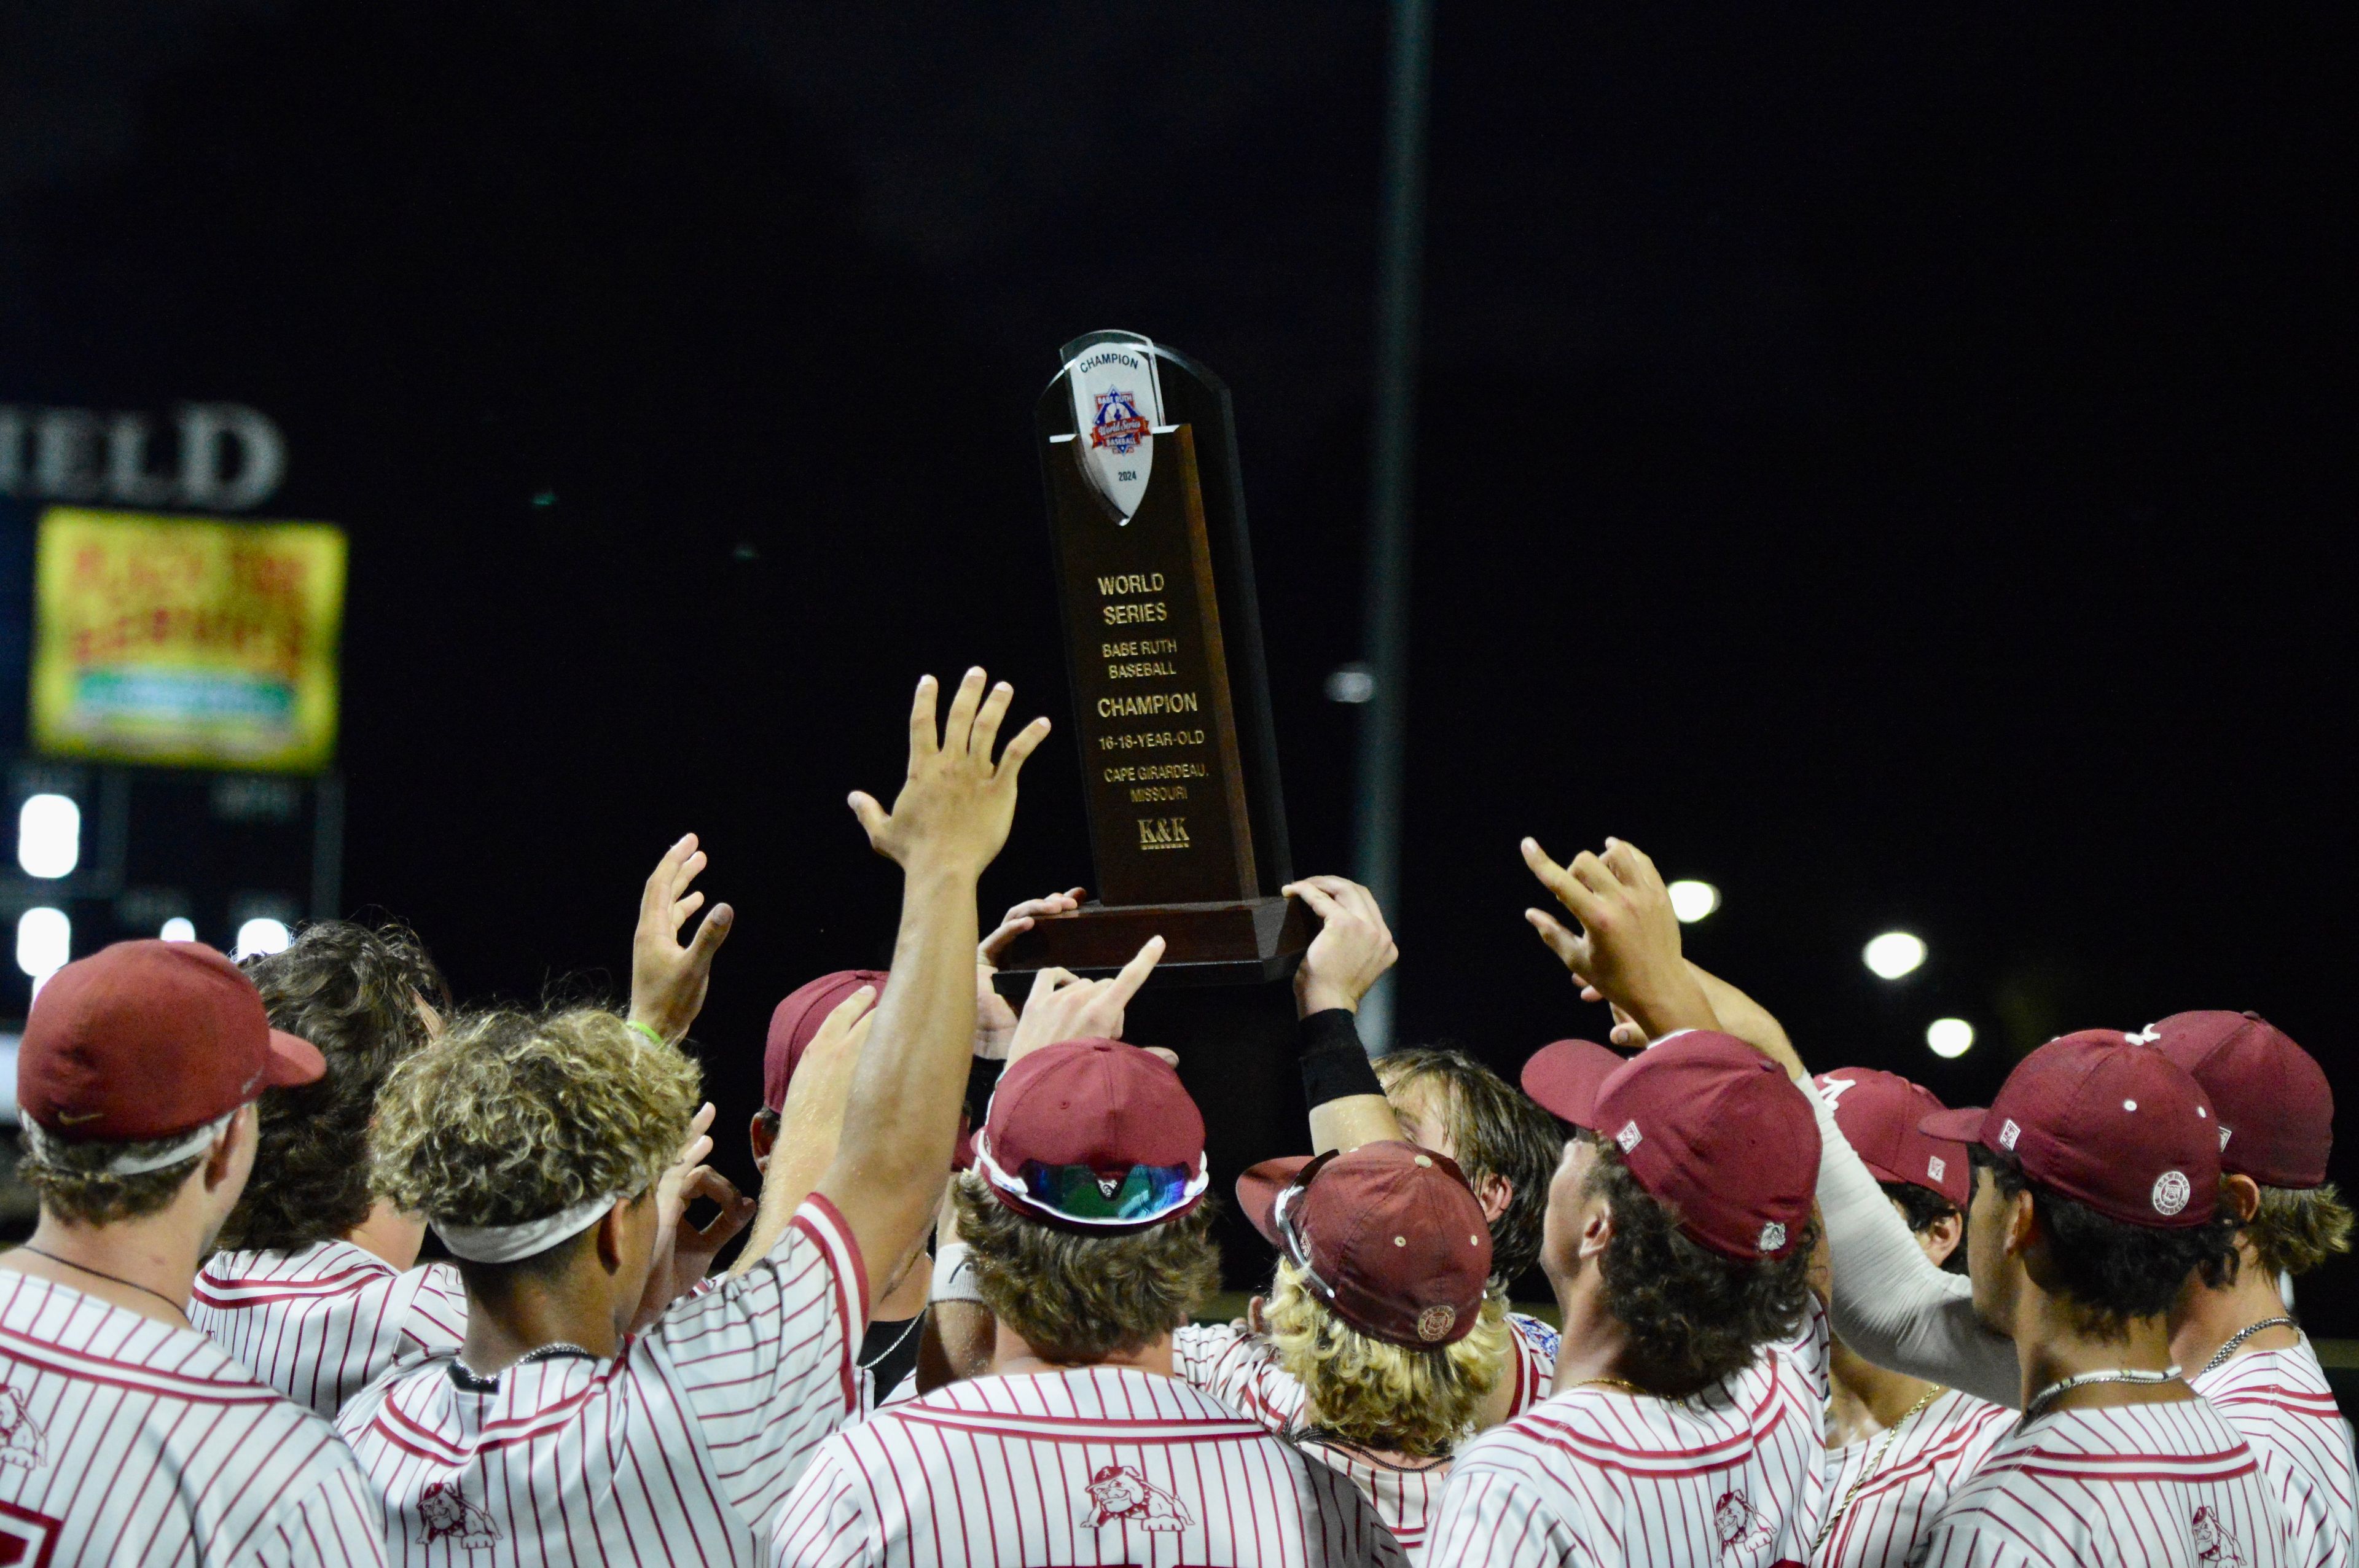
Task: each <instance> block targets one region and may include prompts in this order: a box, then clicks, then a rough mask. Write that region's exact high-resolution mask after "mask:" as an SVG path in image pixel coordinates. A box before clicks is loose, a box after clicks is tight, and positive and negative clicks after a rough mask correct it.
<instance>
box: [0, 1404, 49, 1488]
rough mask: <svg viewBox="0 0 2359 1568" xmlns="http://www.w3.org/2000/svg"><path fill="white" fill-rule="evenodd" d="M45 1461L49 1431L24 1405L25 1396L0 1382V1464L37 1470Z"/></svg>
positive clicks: (47, 1456) (47, 1454)
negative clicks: (42, 1427)
mask: <svg viewBox="0 0 2359 1568" xmlns="http://www.w3.org/2000/svg"><path fill="white" fill-rule="evenodd" d="M48 1463H49V1434H48V1433H45V1432H43V1431H42V1430H41V1423H40V1422H37V1421H35V1420H34V1419H33V1412H32V1411H28V1410H27V1409H26V1408H25V1396H24V1395H22V1394H20V1393H18V1392H17V1391H16V1390H14V1389H12V1388H9V1387H7V1386H6V1385H5V1384H0V1465H17V1466H20V1467H21V1468H23V1469H27V1470H38V1469H39V1468H40V1467H41V1466H42V1465H47V1464H48Z"/></svg>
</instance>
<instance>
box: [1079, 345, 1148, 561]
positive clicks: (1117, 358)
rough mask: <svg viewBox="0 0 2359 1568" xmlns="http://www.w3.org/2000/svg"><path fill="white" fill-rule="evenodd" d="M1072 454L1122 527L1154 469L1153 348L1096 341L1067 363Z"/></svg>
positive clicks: (1130, 516)
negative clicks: (1071, 425)
mask: <svg viewBox="0 0 2359 1568" xmlns="http://www.w3.org/2000/svg"><path fill="white" fill-rule="evenodd" d="M1065 376H1066V380H1067V381H1068V383H1070V384H1071V387H1072V395H1073V433H1074V435H1075V436H1076V437H1078V439H1077V440H1076V441H1075V442H1074V454H1075V457H1076V458H1077V460H1079V462H1080V464H1081V470H1082V478H1083V479H1085V480H1087V481H1089V483H1090V485H1091V488H1093V489H1094V490H1095V491H1096V492H1098V493H1099V494H1100V495H1102V496H1103V497H1105V500H1106V503H1107V504H1108V505H1110V506H1112V507H1113V508H1114V511H1115V512H1116V513H1117V514H1120V519H1121V521H1122V522H1123V523H1125V524H1127V523H1128V522H1129V521H1130V520H1131V518H1132V517H1134V516H1136V514H1137V513H1138V504H1139V503H1140V502H1141V501H1142V500H1144V499H1145V498H1146V495H1147V480H1148V478H1149V477H1151V476H1152V475H1153V473H1154V471H1155V431H1156V427H1158V426H1159V425H1161V424H1162V423H1163V382H1162V376H1161V373H1160V372H1159V371H1158V369H1157V368H1156V363H1155V351H1154V345H1153V344H1152V343H1149V342H1148V341H1147V340H1146V339H1144V338H1118V337H1102V338H1100V339H1099V340H1098V341H1096V342H1094V343H1092V344H1091V345H1090V346H1089V347H1088V348H1086V349H1084V350H1082V352H1081V353H1080V354H1079V355H1077V356H1076V357H1075V358H1074V359H1072V360H1071V362H1068V363H1067V364H1066V366H1065Z"/></svg>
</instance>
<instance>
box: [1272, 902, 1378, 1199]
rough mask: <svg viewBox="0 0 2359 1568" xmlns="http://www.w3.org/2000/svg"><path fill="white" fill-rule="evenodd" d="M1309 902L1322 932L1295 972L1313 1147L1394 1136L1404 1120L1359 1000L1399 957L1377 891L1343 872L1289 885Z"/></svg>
mask: <svg viewBox="0 0 2359 1568" xmlns="http://www.w3.org/2000/svg"><path fill="white" fill-rule="evenodd" d="M1284 891H1285V892H1288V893H1290V894H1292V895H1293V896H1294V897H1296V898H1299V899H1300V900H1301V901H1302V902H1303V903H1306V904H1309V905H1310V913H1311V914H1315V915H1317V916H1318V917H1319V935H1317V936H1315V937H1313V938H1311V942H1310V950H1309V951H1308V952H1306V953H1304V954H1303V955H1302V964H1301V967H1300V968H1298V969H1296V970H1295V971H1294V1011H1295V1016H1296V1018H1297V1019H1299V1021H1300V1022H1299V1025H1298V1027H1297V1031H1296V1033H1297V1038H1298V1040H1299V1044H1300V1048H1301V1052H1302V1089H1303V1098H1304V1099H1305V1101H1306V1102H1307V1103H1308V1104H1309V1105H1310V1152H1312V1153H1314V1154H1324V1153H1326V1152H1328V1151H1329V1150H1331V1149H1357V1148H1358V1147H1359V1146H1360V1145H1361V1144H1363V1143H1381V1142H1389V1141H1397V1140H1398V1139H1399V1138H1400V1135H1401V1130H1400V1120H1399V1119H1398V1118H1397V1117H1395V1116H1394V1115H1393V1105H1392V1101H1390V1100H1388V1099H1386V1098H1385V1092H1384V1085H1383V1083H1382V1082H1381V1081H1380V1080H1379V1079H1378V1078H1377V1077H1376V1073H1375V1067H1374V1066H1373V1065H1370V1064H1369V1062H1368V1056H1367V1052H1366V1051H1365V1050H1364V1048H1363V1047H1362V1044H1361V1041H1360V1031H1359V1026H1358V1022H1357V1020H1358V1015H1359V1011H1360V1000H1361V999H1362V998H1363V997H1364V996H1366V995H1367V994H1368V990H1369V989H1370V988H1371V987H1373V986H1374V985H1375V983H1376V982H1377V981H1378V980H1379V979H1383V978H1384V975H1385V971H1386V970H1387V969H1389V968H1392V967H1393V965H1395V964H1396V963H1397V962H1399V960H1400V948H1399V947H1398V946H1397V945H1396V944H1395V943H1394V941H1393V934H1392V930H1391V928H1390V927H1389V926H1387V925H1386V924H1385V912H1384V911H1383V910H1381V909H1379V908H1378V907H1377V906H1376V895H1375V894H1374V893H1372V892H1369V891H1368V890H1367V889H1366V888H1364V887H1362V886H1361V885H1360V884H1359V883H1357V882H1354V881H1345V880H1344V879H1343V878H1342V877H1305V878H1303V879H1302V880H1301V881H1298V882H1291V883H1288V885H1287V887H1286V889H1285V890H1284Z"/></svg>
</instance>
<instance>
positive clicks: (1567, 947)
mask: <svg viewBox="0 0 2359 1568" xmlns="http://www.w3.org/2000/svg"><path fill="white" fill-rule="evenodd" d="M1523 851H1524V863H1525V864H1526V865H1527V866H1529V867H1530V868H1531V870H1532V874H1533V875H1534V876H1536V877H1538V878H1539V880H1540V882H1541V884H1542V885H1543V886H1545V887H1546V888H1547V889H1548V890H1549V892H1552V893H1554V894H1556V897H1557V902H1558V903H1561V904H1562V905H1563V906H1564V907H1565V908H1566V909H1567V910H1569V911H1571V914H1572V917H1573V918H1574V919H1575V920H1577V921H1578V922H1580V925H1581V929H1580V930H1579V931H1578V932H1575V931H1572V930H1569V929H1568V928H1567V927H1566V926H1565V925H1564V924H1563V923H1562V922H1561V921H1560V920H1558V919H1557V918H1556V917H1555V916H1554V915H1552V914H1549V913H1547V912H1546V911H1545V910H1539V909H1527V910H1526V911H1524V918H1525V919H1526V920H1527V921H1529V922H1531V925H1532V927H1533V929H1535V930H1537V931H1538V933H1539V934H1540V939H1541V940H1542V941H1544V942H1546V943H1547V944H1548V945H1549V948H1550V949H1551V950H1552V951H1553V952H1554V953H1555V954H1556V956H1557V957H1559V958H1560V959H1562V960H1563V961H1564V967H1565V968H1568V969H1571V971H1572V972H1573V974H1574V976H1575V977H1576V978H1577V979H1580V981H1581V983H1582V986H1583V988H1584V993H1586V992H1588V991H1594V992H1595V993H1597V995H1598V996H1600V997H1601V998H1603V1000H1607V1001H1610V1002H1612V1003H1614V1006H1615V1007H1617V1008H1618V1009H1620V1010H1621V1011H1622V1012H1623V1013H1625V1014H1626V1015H1627V1018H1628V1020H1629V1022H1632V1023H1635V1024H1636V1025H1637V1027H1638V1028H1639V1029H1642V1030H1644V1031H1645V1032H1646V1034H1647V1037H1648V1038H1650V1039H1659V1038H1660V1037H1661V1036H1663V1035H1665V1034H1669V1033H1673V1032H1674V1031H1676V1030H1680V1029H1712V1028H1715V1027H1717V1026H1718V1020H1717V1019H1715V1018H1714V1016H1713V1014H1712V1004H1711V1002H1710V1001H1709V1000H1706V998H1705V996H1704V993H1703V988H1702V987H1701V986H1700V985H1699V984H1698V983H1697V982H1696V979H1695V976H1694V975H1693V974H1692V973H1690V970H1689V968H1688V965H1687V961H1686V959H1685V958H1683V957H1681V956H1680V923H1679V917H1678V916H1677V915H1676V914H1672V913H1671V897H1670V894H1669V892H1668V891H1666V890H1665V888H1664V886H1663V879H1662V876H1661V873H1659V872H1658V871H1656V870H1655V862H1654V861H1652V860H1648V859H1647V857H1646V855H1645V854H1643V853H1642V852H1641V851H1640V850H1639V849H1638V848H1637V846H1636V845H1634V844H1626V843H1624V842H1623V841H1622V840H1620V839H1618V838H1608V839H1607V840H1606V841H1605V850H1604V853H1603V854H1602V855H1600V854H1592V853H1591V852H1590V851H1588V850H1586V849H1584V850H1582V852H1581V853H1580V854H1578V855H1576V856H1574V857H1573V859H1572V863H1571V865H1570V866H1560V865H1558V864H1557V863H1556V862H1555V861H1554V860H1550V859H1549V856H1548V852H1547V851H1546V850H1544V849H1541V848H1540V847H1539V844H1538V841H1537V840H1535V839H1531V838H1527V839H1525V840H1524V842H1523ZM1617 1043H1618V1042H1617Z"/></svg>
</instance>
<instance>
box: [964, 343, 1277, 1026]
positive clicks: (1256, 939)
mask: <svg viewBox="0 0 2359 1568" xmlns="http://www.w3.org/2000/svg"><path fill="white" fill-rule="evenodd" d="M1063 357H1064V368H1063V369H1062V370H1061V371H1060V372H1059V373H1058V375H1057V378H1056V379H1055V380H1054V381H1052V382H1050V383H1049V389H1048V391H1047V392H1045V393H1043V394H1042V395H1041V397H1040V402H1039V405H1038V409H1037V411H1036V414H1035V420H1036V423H1037V426H1038V435H1039V447H1040V466H1041V472H1042V475H1043V478H1044V480H1045V481H1046V483H1047V487H1048V496H1049V535H1050V539H1051V543H1052V546H1053V548H1054V553H1055V557H1056V566H1057V593H1058V601H1059V606H1060V611H1061V616H1060V619H1061V621H1062V622H1063V629H1064V638H1065V668H1066V671H1067V674H1068V675H1069V676H1070V677H1071V685H1072V689H1073V719H1074V733H1075V735H1076V737H1077V739H1078V745H1079V750H1080V752H1081V762H1082V786H1083V788H1082V793H1083V796H1084V798H1085V799H1086V801H1087V803H1088V806H1089V820H1090V843H1091V851H1092V855H1091V858H1092V861H1093V866H1094V868H1095V870H1096V873H1097V881H1096V892H1097V899H1096V901H1095V902H1093V903H1087V904H1084V905H1082V908H1081V909H1079V910H1078V911H1076V912H1074V913H1073V914H1065V915H1057V916H1051V917H1049V918H1044V919H1042V920H1040V921H1038V923H1037V924H1036V925H1034V926H1033V928H1032V929H1031V930H1030V931H1027V932H1026V933H1024V934H1023V935H1020V936H1018V937H1017V938H1016V940H1015V941H1014V942H1013V943H1012V944H1010V945H1009V946H1008V949H1007V951H1006V955H1005V957H1004V959H1003V961H1002V968H1004V969H1005V970H1007V971H1022V970H1030V969H1040V968H1049V967H1052V966H1054V967H1058V968H1068V969H1071V970H1073V971H1074V972H1076V973H1078V974H1103V973H1110V972H1112V971H1113V970H1115V969H1118V968H1121V967H1122V966H1123V964H1125V962H1127V961H1128V960H1129V958H1130V957H1131V956H1132V955H1133V954H1135V953H1136V952H1137V950H1138V948H1139V946H1140V944H1142V943H1144V942H1145V941H1146V940H1147V938H1148V937H1150V936H1154V935H1161V936H1162V937H1163V938H1164V941H1165V944H1166V946H1165V951H1164V956H1163V961H1162V963H1161V964H1160V965H1158V967H1157V969H1156V976H1157V978H1158V979H1160V980H1163V981H1165V982H1166V983H1175V982H1176V983H1182V984H1185V983H1190V982H1194V983H1199V984H1202V983H1249V982H1254V981H1260V980H1270V979H1277V978H1279V977H1281V976H1283V975H1286V974H1288V973H1290V972H1291V971H1292V970H1293V968H1294V967H1295V965H1296V963H1297V962H1298V961H1299V959H1300V957H1301V955H1302V950H1303V948H1304V947H1305V946H1308V945H1309V943H1310V936H1311V935H1312V926H1313V924H1314V923H1313V922H1312V920H1311V919H1310V915H1309V914H1308V913H1307V912H1306V911H1305V910H1303V909H1302V908H1301V907H1300V906H1299V903H1297V902H1296V901H1295V900H1292V899H1288V898H1286V897H1283V896H1282V895H1280V893H1279V892H1278V891H1277V890H1278V889H1279V888H1281V887H1283V886H1284V885H1285V884H1286V883H1287V882H1288V881H1292V880H1293V867H1292V864H1291V861H1290V857H1289V856H1288V849H1287V842H1286V812H1285V806H1284V801H1283V798H1282V796H1281V795H1280V793H1279V789H1278V778H1277V738H1276V735H1275V733H1274V732H1273V730H1272V729H1271V726H1270V716H1269V689H1268V687H1269V683H1268V678H1267V676H1266V672H1265V669H1264V666H1263V664H1262V649H1261V615H1260V611H1259V608H1258V606H1257V605H1256V601H1255V597H1254V579H1253V557H1252V553H1251V550H1250V547H1249V546H1248V544H1247V541H1246V536H1245V491H1244V487H1243V485H1242V483H1241V482H1240V481H1239V477H1238V469H1237V442H1236V429H1235V426H1234V421H1233V418H1232V416H1231V412H1230V404H1229V390H1228V388H1227V387H1226V386H1225V385H1223V384H1222V382H1221V379H1220V378H1219V377H1218V376H1216V375H1214V374H1213V373H1212V372H1211V371H1209V370H1207V369H1205V368H1204V367H1203V366H1202V365H1201V364H1198V363H1196V362H1194V361H1193V360H1190V359H1189V358H1188V357H1187V356H1186V355H1184V354H1181V353H1179V352H1177V351H1174V350H1172V349H1170V348H1169V347H1167V346H1165V345H1163V344H1159V343H1155V342H1151V341H1148V340H1147V339H1145V338H1142V337H1139V336H1138V335H1137V334H1136V333H1131V332H1092V333H1090V334H1089V335H1088V336H1086V337H1083V338H1079V339H1076V340H1074V341H1072V342H1071V343H1068V344H1067V345H1065V348H1064V351H1063Z"/></svg>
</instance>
